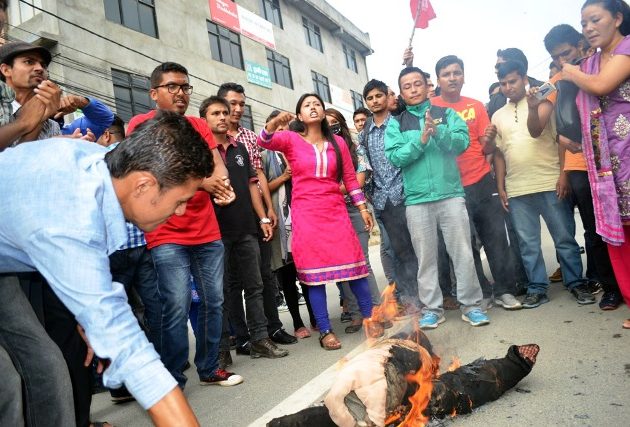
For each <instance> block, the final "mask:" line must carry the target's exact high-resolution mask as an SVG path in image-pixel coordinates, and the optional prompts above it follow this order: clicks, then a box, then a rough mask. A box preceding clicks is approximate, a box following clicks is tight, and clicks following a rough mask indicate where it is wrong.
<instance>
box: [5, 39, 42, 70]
mask: <svg viewBox="0 0 630 427" xmlns="http://www.w3.org/2000/svg"><path fill="white" fill-rule="evenodd" d="M26 52H37V53H39V54H40V55H41V56H42V58H43V59H44V62H45V63H46V66H47V67H48V64H50V61H52V55H51V54H50V51H49V50H48V49H46V48H45V47H41V46H35V45H34V44H30V43H26V42H23V41H15V42H10V43H5V44H4V45H2V46H0V64H8V63H9V62H11V60H12V59H13V58H15V57H16V56H18V55H21V54H23V53H26Z"/></svg>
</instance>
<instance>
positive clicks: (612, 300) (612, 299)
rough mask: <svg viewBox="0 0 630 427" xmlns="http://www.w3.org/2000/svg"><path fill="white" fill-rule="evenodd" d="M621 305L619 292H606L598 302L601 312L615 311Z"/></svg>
mask: <svg viewBox="0 0 630 427" xmlns="http://www.w3.org/2000/svg"><path fill="white" fill-rule="evenodd" d="M620 305H621V294H620V293H619V292H612V291H606V292H604V295H602V299H601V300H600V301H599V308H600V309H602V310H616V309H617V308H619V306H620Z"/></svg>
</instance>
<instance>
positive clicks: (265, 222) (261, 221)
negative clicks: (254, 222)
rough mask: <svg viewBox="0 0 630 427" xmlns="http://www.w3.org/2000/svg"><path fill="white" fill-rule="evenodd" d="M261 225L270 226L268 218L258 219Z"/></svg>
mask: <svg viewBox="0 0 630 427" xmlns="http://www.w3.org/2000/svg"><path fill="white" fill-rule="evenodd" d="M260 223H261V224H271V220H270V219H269V218H260Z"/></svg>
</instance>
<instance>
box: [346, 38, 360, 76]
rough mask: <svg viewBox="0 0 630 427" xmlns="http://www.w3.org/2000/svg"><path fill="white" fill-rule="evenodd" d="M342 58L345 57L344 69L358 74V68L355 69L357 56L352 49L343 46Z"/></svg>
mask: <svg viewBox="0 0 630 427" xmlns="http://www.w3.org/2000/svg"><path fill="white" fill-rule="evenodd" d="M343 56H345V57H346V67H348V68H349V69H351V70H352V71H354V72H355V73H358V72H359V68H358V67H357V54H356V52H355V51H354V49H351V48H349V47H348V46H346V45H345V44H344V45H343Z"/></svg>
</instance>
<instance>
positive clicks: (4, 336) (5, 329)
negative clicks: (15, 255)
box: [0, 275, 75, 426]
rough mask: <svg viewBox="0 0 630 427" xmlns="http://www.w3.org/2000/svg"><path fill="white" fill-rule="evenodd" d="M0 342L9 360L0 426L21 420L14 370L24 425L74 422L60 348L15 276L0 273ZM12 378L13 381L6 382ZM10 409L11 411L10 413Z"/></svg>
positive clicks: (68, 386) (63, 424)
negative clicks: (7, 400)
mask: <svg viewBox="0 0 630 427" xmlns="http://www.w3.org/2000/svg"><path fill="white" fill-rule="evenodd" d="M0 301H2V302H3V303H2V304H0V347H1V348H2V349H3V354H4V353H6V354H7V355H8V356H9V357H10V358H11V361H12V366H13V369H14V371H13V369H11V366H7V363H6V358H5V359H4V360H5V363H4V366H3V367H8V368H9V369H10V371H8V372H7V373H6V374H5V373H4V372H5V371H4V370H3V371H2V372H3V373H2V381H1V382H0V390H1V392H0V395H1V396H6V395H7V393H11V391H12V392H13V401H12V402H11V404H10V407H11V409H10V410H9V411H6V412H5V411H4V410H2V411H1V412H0V425H3V426H4V425H7V426H9V425H10V426H13V425H21V424H22V423H20V420H19V419H16V418H10V417H12V416H13V417H15V416H16V414H17V412H16V411H17V408H18V405H21V404H22V403H21V402H22V390H21V389H20V387H19V385H18V386H17V387H15V388H12V389H9V388H8V387H13V386H14V385H15V380H16V373H17V374H18V375H19V376H20V377H21V378H22V381H23V384H24V401H23V406H24V409H25V419H26V424H27V425H28V426H49V425H50V426H73V425H75V413H74V405H73V401H72V384H71V383H70V375H69V374H68V368H67V367H66V363H65V361H64V359H63V355H62V354H61V351H60V350H59V347H57V345H55V343H54V342H53V341H52V340H51V339H50V337H49V336H48V335H47V334H46V332H45V331H44V328H43V327H42V325H41V324H40V322H39V320H38V319H37V316H35V313H34V312H33V309H32V308H31V305H30V303H29V302H28V300H27V299H26V297H25V296H24V293H23V292H22V289H21V288H20V284H19V282H18V280H17V278H16V277H15V276H9V275H0ZM11 381H13V382H11ZM12 414H13V415H12Z"/></svg>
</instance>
